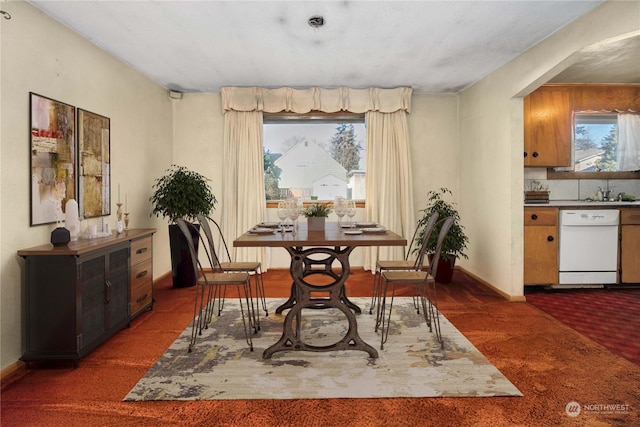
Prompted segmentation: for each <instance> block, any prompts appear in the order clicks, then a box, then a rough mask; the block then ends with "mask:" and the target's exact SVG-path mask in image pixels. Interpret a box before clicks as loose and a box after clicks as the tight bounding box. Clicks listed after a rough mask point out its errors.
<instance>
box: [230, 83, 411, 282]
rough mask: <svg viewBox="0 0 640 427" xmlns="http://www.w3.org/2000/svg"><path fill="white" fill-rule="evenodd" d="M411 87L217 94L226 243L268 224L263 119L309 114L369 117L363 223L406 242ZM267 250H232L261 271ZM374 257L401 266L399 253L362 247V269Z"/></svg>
mask: <svg viewBox="0 0 640 427" xmlns="http://www.w3.org/2000/svg"><path fill="white" fill-rule="evenodd" d="M411 93H412V90H411V88H406V87H400V88H393V89H381V88H368V89H351V88H336V89H323V88H309V89H293V88H279V89H266V88H259V87H225V88H222V91H221V95H222V110H223V112H224V114H225V120H224V123H225V129H224V143H225V147H224V148H225V149H224V159H225V161H224V167H225V170H224V173H223V176H224V192H223V198H222V227H223V230H224V232H225V235H226V236H229V239H230V240H233V239H235V238H236V236H239V235H241V234H242V233H244V232H245V231H246V230H248V229H249V228H251V227H252V226H254V225H255V224H257V223H259V222H261V221H263V220H264V218H265V213H266V210H265V194H264V172H263V157H262V123H263V122H262V113H263V112H266V113H278V112H293V113H298V114H305V113H309V112H311V111H322V112H326V113H335V112H339V111H347V112H351V113H360V114H361V113H367V200H366V206H367V208H366V210H365V212H366V219H367V220H368V221H376V222H379V223H380V224H383V225H384V226H386V227H388V228H389V229H390V230H392V231H394V232H396V233H398V234H400V235H403V236H406V237H407V238H410V237H411V236H412V234H413V229H414V227H415V220H414V217H415V213H414V211H413V196H412V195H413V189H412V183H411V164H410V161H409V132H408V127H407V119H406V115H407V114H408V113H409V112H410V109H411ZM268 254H269V252H268V249H263V250H259V251H258V250H256V251H250V250H242V251H238V250H236V251H235V260H236V261H248V260H259V261H261V262H262V263H263V268H264V270H266V269H267V268H268V267H269V265H268ZM378 256H381V257H384V258H385V259H402V258H403V256H404V248H367V249H366V251H365V266H364V267H365V268H366V269H368V270H373V269H374V268H375V263H376V260H377V259H378Z"/></svg>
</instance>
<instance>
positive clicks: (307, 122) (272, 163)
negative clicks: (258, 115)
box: [263, 114, 366, 200]
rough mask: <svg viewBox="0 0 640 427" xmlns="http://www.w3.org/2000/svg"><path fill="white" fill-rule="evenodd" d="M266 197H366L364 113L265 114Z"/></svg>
mask: <svg viewBox="0 0 640 427" xmlns="http://www.w3.org/2000/svg"><path fill="white" fill-rule="evenodd" d="M263 153H264V181H265V194H266V198H267V200H283V199H287V198H289V197H300V198H301V199H302V200H312V199H313V200H315V199H317V200H333V199H334V198H335V197H336V196H343V197H346V198H348V199H355V200H364V199H365V186H366V130H365V124H364V115H362V114H344V115H343V114H341V115H335V114H322V115H311V114H309V115H280V114H274V115H269V114H265V116H264V125H263Z"/></svg>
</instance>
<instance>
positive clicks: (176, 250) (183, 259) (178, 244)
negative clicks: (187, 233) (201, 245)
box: [169, 224, 200, 288]
mask: <svg viewBox="0 0 640 427" xmlns="http://www.w3.org/2000/svg"><path fill="white" fill-rule="evenodd" d="M192 225H193V227H189V229H190V230H191V237H193V246H194V247H195V249H196V253H198V242H199V241H200V238H199V229H200V224H192ZM169 246H170V248H171V273H172V278H173V287H174V288H187V287H189V286H194V285H195V284H196V276H195V272H194V269H193V264H192V261H191V254H190V253H189V245H188V243H187V240H186V239H185V237H184V235H183V234H182V231H180V228H179V227H178V225H177V224H170V225H169Z"/></svg>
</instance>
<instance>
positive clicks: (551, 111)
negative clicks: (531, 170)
mask: <svg viewBox="0 0 640 427" xmlns="http://www.w3.org/2000/svg"><path fill="white" fill-rule="evenodd" d="M571 110H572V109H571V94H570V92H569V90H567V89H565V88H556V87H546V86H543V87H541V88H540V89H538V90H536V91H535V92H532V93H531V94H530V95H528V96H527V97H525V98H524V165H525V166H536V167H558V166H571V133H572V132H571Z"/></svg>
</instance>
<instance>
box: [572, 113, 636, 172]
mask: <svg viewBox="0 0 640 427" xmlns="http://www.w3.org/2000/svg"><path fill="white" fill-rule="evenodd" d="M634 116H635V117H634ZM638 118H639V116H638V115H632V114H626V115H625V116H624V117H623V115H622V114H617V113H576V114H575V115H574V128H573V159H574V162H573V163H574V169H573V170H574V171H575V172H628V171H637V170H639V169H640V166H639V165H640V126H638V124H635V125H634V124H633V123H628V122H629V120H628V119H632V120H633V121H638ZM621 132H622V135H621V134H620V133H621Z"/></svg>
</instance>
